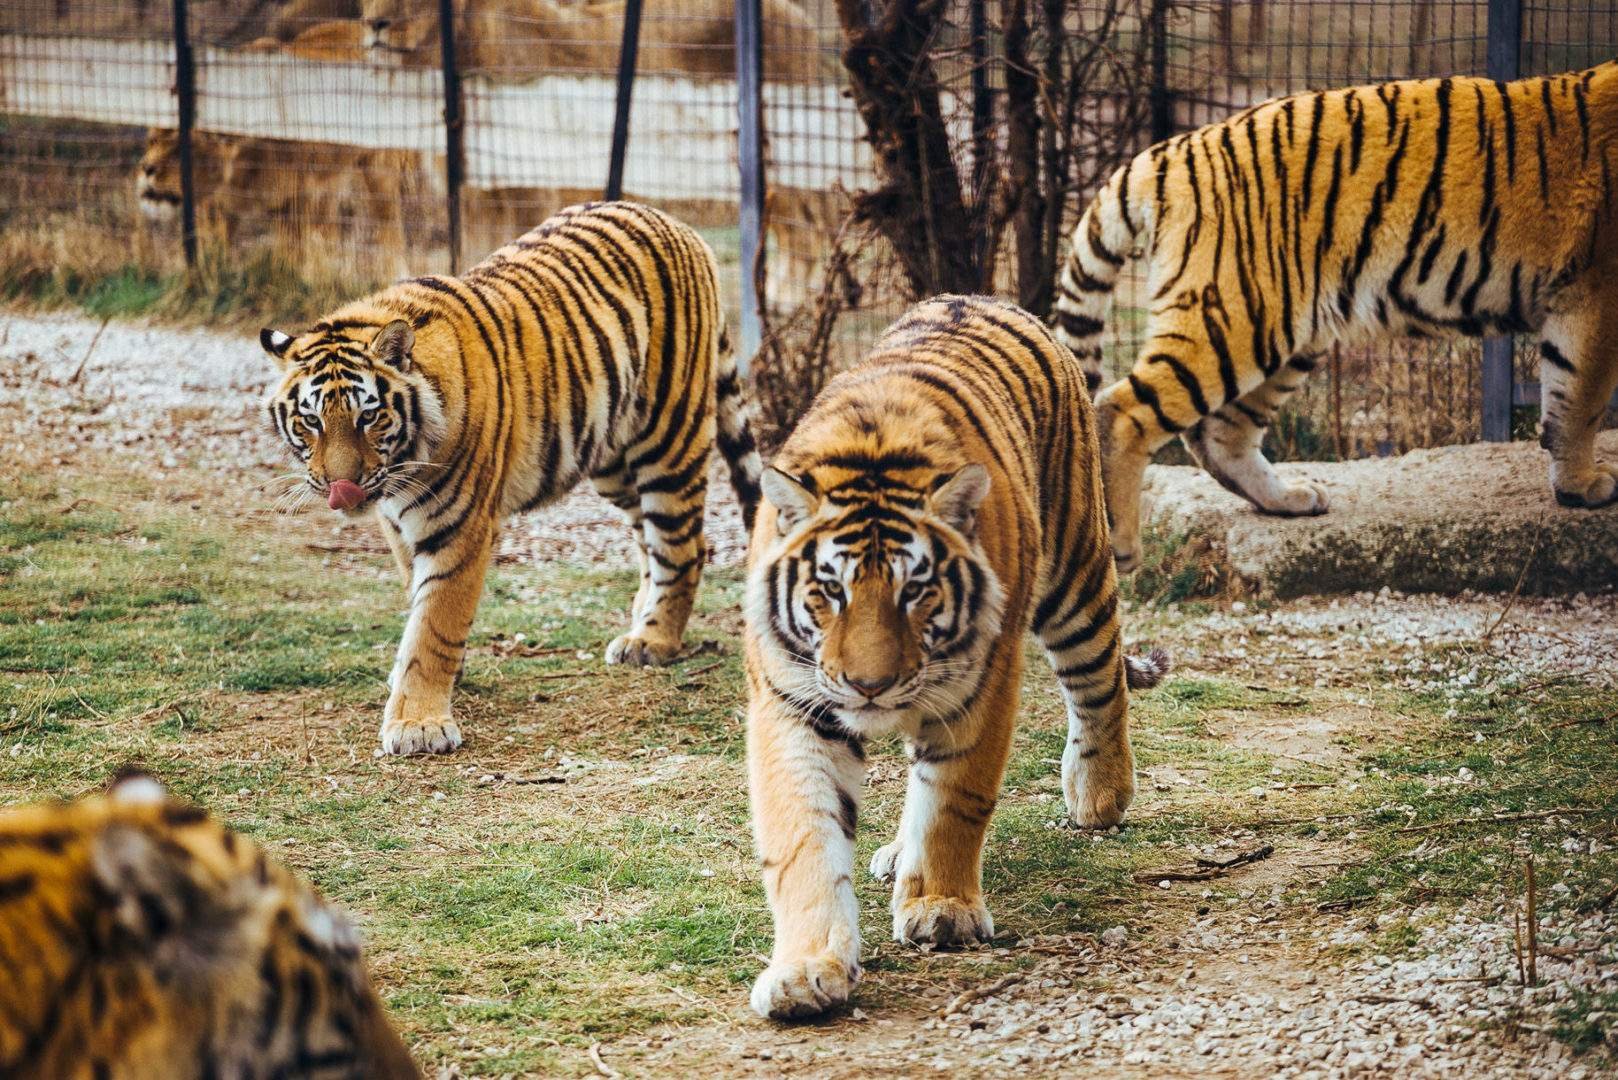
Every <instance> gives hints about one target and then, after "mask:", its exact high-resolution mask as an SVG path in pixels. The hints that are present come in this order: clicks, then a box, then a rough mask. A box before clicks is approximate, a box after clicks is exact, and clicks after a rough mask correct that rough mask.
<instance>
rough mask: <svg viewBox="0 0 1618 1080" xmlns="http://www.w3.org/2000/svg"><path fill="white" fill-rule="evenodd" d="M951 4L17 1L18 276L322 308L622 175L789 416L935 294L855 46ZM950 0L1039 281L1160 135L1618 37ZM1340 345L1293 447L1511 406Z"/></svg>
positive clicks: (1425, 438) (48, 296)
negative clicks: (927, 287) (698, 275)
mask: <svg viewBox="0 0 1618 1080" xmlns="http://www.w3.org/2000/svg"><path fill="white" fill-rule="evenodd" d="M927 7H928V5H924V4H919V3H916V2H909V3H906V2H905V0H885V2H881V3H878V2H872V3H856V2H853V0H741V2H740V3H737V0H651V2H649V3H644V4H643V2H642V0H592V2H588V3H586V2H583V0H284V2H283V0H189V2H187V0H12V2H11V3H9V4H7V5H5V6H4V7H3V8H0V295H4V296H7V297H27V298H35V299H45V300H53V299H78V300H84V299H85V298H86V296H90V297H92V298H95V297H102V298H105V297H108V296H111V297H115V298H116V299H118V301H119V302H120V303H124V304H126V305H127V306H129V307H130V308H131V309H135V308H138V306H139V304H140V303H141V302H142V301H143V299H152V300H153V301H154V302H158V303H165V302H184V303H189V304H190V306H191V307H192V308H193V309H194V308H195V307H196V306H197V304H199V303H200V304H202V305H203V307H204V310H207V307H208V305H210V304H212V305H213V306H214V307H215V308H217V309H218V310H220V311H225V310H227V309H228V308H229V307H230V305H231V304H232V303H235V302H237V301H238V300H239V299H240V298H241V297H252V298H253V299H254V302H255V303H257V304H259V305H261V306H262V307H267V308H272V309H276V313H277V314H279V315H282V316H284V317H289V318H290V317H296V315H297V314H300V313H306V312H307V311H311V310H313V309H316V308H319V307H321V306H324V305H325V304H327V303H329V302H334V301H335V300H338V299H341V298H342V297H345V296H348V295H352V294H354V293H356V292H358V291H360V290H361V289H363V288H366V287H369V286H371V285H374V284H378V283H381V282H384V281H386V280H388V279H391V278H393V277H397V276H400V275H403V274H414V273H424V272H436V271H446V270H450V269H452V268H453V267H456V266H464V265H466V264H468V263H470V262H472V261H475V260H476V259H477V258H479V257H481V255H482V254H483V253H485V252H486V251H488V250H490V249H491V248H493V247H495V246H497V245H498V244H499V243H501V242H503V241H505V240H507V239H510V238H511V237H513V236H515V235H517V234H519V233H520V232H522V231H524V230H525V229H527V228H529V227H531V226H532V225H534V224H536V223H537V222H539V221H540V220H542V219H543V218H544V217H545V216H547V215H548V214H550V213H551V212H553V211H554V210H556V209H559V208H560V207H562V206H564V205H567V204H569V203H572V202H577V201H580V200H583V199H588V198H596V197H600V196H601V194H602V192H603V190H604V189H607V188H609V187H610V186H612V184H616V185H617V186H618V187H619V188H620V189H621V190H622V191H623V193H624V194H625V195H626V196H628V197H631V198H638V199H643V200H645V201H648V202H652V203H654V204H657V205H659V206H663V207H665V208H667V209H669V210H671V211H673V212H674V213H676V214H678V215H680V216H682V217H684V218H686V219H687V220H689V221H691V222H692V223H693V224H695V225H697V226H698V227H699V228H701V229H703V230H704V232H705V234H706V235H707V236H708V237H709V239H710V241H711V242H712V243H713V244H714V246H715V248H716V250H717V251H718V252H719V253H720V255H721V260H722V262H723V264H724V266H725V269H726V273H727V286H728V292H729V295H730V299H731V305H732V310H733V311H741V312H743V313H744V314H745V315H747V316H748V317H749V319H750V320H751V327H752V333H751V334H750V335H744V337H756V336H758V335H759V334H762V338H763V346H764V347H763V349H762V351H761V353H760V354H759V357H758V360H757V362H756V363H755V365H754V374H755V377H756V379H757V381H758V384H759V391H760V398H761V400H762V401H763V403H764V405H765V407H766V412H767V414H768V415H767V417H766V419H767V420H770V421H773V422H774V424H775V425H777V426H780V425H785V424H788V423H790V422H791V420H792V419H793V417H794V415H795V412H796V410H797V409H799V408H801V407H802V405H803V404H805V403H806V400H807V394H808V393H809V392H810V391H811V390H812V388H813V387H814V386H816V385H818V384H819V382H820V381H821V380H822V379H823V378H824V377H825V376H826V374H827V373H829V372H830V371H831V370H834V369H835V368H837V367H839V366H841V365H843V364H846V363H848V362H850V361H852V360H853V359H855V358H857V356H858V355H860V353H862V352H863V351H864V349H865V348H867V347H868V345H869V343H870V341H871V340H872V338H873V337H874V335H875V334H876V333H877V332H878V331H879V330H880V328H881V327H882V326H884V325H885V324H886V323H887V322H888V321H890V320H891V319H892V318H893V317H894V316H895V315H896V314H897V313H898V312H899V311H900V310H902V309H903V307H904V306H905V305H906V304H907V303H908V302H910V300H911V299H912V296H911V294H912V293H914V292H915V291H917V290H916V285H915V281H916V274H915V273H914V270H915V267H914V266H913V265H907V264H906V261H905V257H904V256H905V252H903V251H900V250H896V249H895V245H894V243H893V242H892V240H893V237H892V236H891V235H888V236H887V237H886V238H885V237H884V235H883V234H882V233H881V232H880V230H875V229H873V228H872V227H871V225H870V222H871V219H872V218H873V216H875V215H878V214H880V213H882V212H883V211H884V210H885V209H886V210H892V209H894V207H895V200H897V201H898V202H903V200H904V199H906V198H915V197H922V198H928V199H935V198H937V197H938V195H939V192H938V190H929V191H926V192H921V193H917V192H908V193H907V192H895V191H892V190H883V188H882V185H881V180H880V177H879V176H878V170H877V168H876V161H877V157H878V156H879V155H882V154H888V153H907V152H910V151H911V150H914V149H915V148H913V147H911V148H906V147H893V146H883V145H876V146H873V145H872V142H871V140H870V139H868V137H867V123H866V119H865V118H863V117H862V115H861V113H860V109H859V104H858V101H857V100H856V98H857V95H856V96H855V97H851V95H850V70H851V68H850V66H849V65H850V64H853V65H855V67H854V69H853V70H855V72H856V74H857V75H858V76H859V77H866V76H867V75H868V74H869V72H867V70H866V68H867V67H879V66H880V64H881V63H882V57H883V55H884V53H883V51H882V50H883V48H885V46H884V45H883V43H882V42H881V41H879V40H878V36H879V35H877V32H876V31H875V30H872V29H871V27H873V26H878V25H879V24H882V20H883V18H884V17H885V16H886V15H889V14H893V13H895V12H899V13H905V12H908V13H909V14H914V12H915V11H922V10H925V9H926V8H927ZM911 9H914V10H911ZM738 12H744V13H746V12H752V13H754V15H755V16H756V17H757V18H758V20H759V21H758V24H757V25H758V27H759V29H760V31H761V37H762V43H761V49H760V51H759V55H760V61H761V71H762V85H761V89H760V91H759V94H758V98H757V104H758V105H759V107H760V109H761V112H760V114H759V115H760V117H761V120H760V123H759V125H758V126H759V133H758V134H759V135H760V136H761V141H760V144H759V145H756V146H752V150H753V151H757V152H761V153H762V155H763V160H764V162H765V168H764V175H763V198H762V203H763V205H762V206H760V207H754V208H753V209H754V210H755V211H758V212H761V219H762V222H763V225H762V229H761V234H760V235H754V234H753V233H752V231H751V229H750V226H749V224H748V223H749V222H751V221H752V220H753V218H750V217H749V216H748V215H747V214H746V213H742V212H739V208H740V207H741V205H742V203H743V202H744V201H745V200H744V199H743V190H744V184H743V182H742V175H743V170H742V169H741V168H739V165H741V164H742V163H744V162H747V161H749V160H751V155H750V153H749V146H750V145H752V144H751V143H750V142H749V140H747V139H743V140H741V141H740V142H739V141H738V135H737V132H738V117H739V116H740V115H748V114H747V113H746V110H745V109H743V108H742V106H744V105H745V104H746V103H747V98H746V95H745V94H744V93H742V92H739V91H738V85H741V86H744V87H746V86H749V85H750V84H749V83H748V82H747V80H745V79H744V80H742V82H741V83H740V84H739V83H738V78H737V73H738V59H739V58H738V40H739V39H740V40H741V42H742V52H743V53H744V55H743V56H742V57H741V58H740V59H741V60H742V61H743V65H742V68H743V70H746V64H747V60H748V58H747V57H746V55H745V53H746V51H747V49H746V43H747V40H748V38H747V35H746V34H745V33H742V34H739V33H738V22H737V13H738ZM938 12H941V14H937V13H935V15H934V16H931V17H930V18H931V21H930V22H928V24H927V25H928V27H929V30H928V35H929V36H928V37H927V40H926V41H925V42H923V43H922V47H921V51H920V53H919V54H918V55H920V56H922V57H924V58H925V61H926V65H925V66H926V68H927V70H926V72H925V77H926V78H927V79H928V80H930V83H929V85H930V88H931V89H930V91H929V92H931V93H934V94H935V95H936V99H937V102H938V109H939V113H940V115H941V117H942V118H943V125H942V126H943V134H944V137H945V141H946V142H947V147H946V148H945V150H944V152H943V153H942V155H941V156H940V155H938V154H935V155H934V156H933V157H932V159H931V164H930V167H929V169H928V170H926V172H927V175H928V176H929V177H931V178H932V179H933V180H935V181H936V183H937V186H938V188H940V189H941V188H942V187H944V186H947V185H954V186H955V188H956V189H957V190H956V191H955V193H954V194H952V195H951V196H950V198H951V199H953V202H950V203H949V205H948V206H947V207H946V209H949V210H950V212H951V213H954V214H955V215H956V218H958V219H959V221H960V222H964V223H967V224H969V225H970V226H971V229H970V230H967V231H969V232H970V237H968V236H967V235H966V233H965V232H963V236H962V239H961V243H962V244H963V245H978V246H981V248H982V250H980V251H974V252H968V253H966V254H967V255H969V256H970V258H968V259H967V260H966V261H967V262H970V263H971V264H972V266H974V267H976V271H975V272H976V275H977V276H976V278H975V279H972V287H976V288H985V289H994V290H996V291H1001V292H1005V293H1007V294H1009V295H1012V296H1019V297H1020V298H1021V299H1023V300H1024V302H1025V303H1028V304H1029V305H1030V306H1032V307H1034V308H1035V309H1036V310H1037V309H1040V308H1041V307H1043V306H1044V305H1047V304H1048V302H1049V297H1048V291H1047V292H1046V293H1044V294H1041V292H1040V291H1039V289H1037V288H1031V287H1030V284H1029V283H1030V282H1031V281H1036V280H1037V279H1038V278H1040V277H1041V275H1042V274H1044V276H1046V277H1049V276H1051V275H1050V274H1046V273H1045V272H1044V270H1042V267H1044V266H1046V265H1048V264H1050V262H1051V260H1052V258H1053V249H1054V247H1055V246H1056V245H1057V244H1059V243H1060V240H1061V238H1063V237H1065V235H1066V232H1067V230H1068V229H1069V228H1071V226H1072V223H1073V222H1074V221H1075V220H1076V219H1077V216H1078V214H1079V213H1080V212H1081V211H1082V209H1083V206H1084V202H1085V200H1086V199H1087V198H1088V196H1089V195H1090V193H1091V192H1093V190H1094V188H1095V186H1096V185H1097V184H1098V183H1099V182H1101V181H1102V180H1103V179H1104V178H1105V177H1106V176H1107V175H1108V173H1109V172H1110V171H1111V170H1112V169H1113V168H1114V167H1116V166H1117V165H1118V164H1121V163H1122V162H1123V161H1125V160H1127V158H1128V157H1129V155H1131V154H1132V153H1134V152H1136V151H1138V150H1140V149H1143V148H1144V147H1145V146H1147V145H1149V144H1150V143H1151V142H1152V141H1153V140H1154V139H1155V138H1158V137H1162V136H1165V135H1168V134H1172V133H1173V132H1175V131H1178V130H1183V129H1185V128H1188V127H1193V126H1196V125H1199V124H1202V123H1206V122H1208V121H1211V120H1215V119H1218V118H1220V117H1223V116H1226V115H1229V114H1230V113H1231V112H1233V111H1235V110H1239V109H1241V108H1244V107H1246V106H1248V105H1250V104H1252V103H1254V102H1256V101H1260V100H1263V99H1265V98H1268V97H1273V96H1275V95H1278V94H1282V93H1288V92H1292V91H1298V90H1303V89H1310V88H1323V87H1331V86H1340V85H1347V84H1353V83H1364V82H1375V81H1380V80H1386V79H1393V78H1405V77H1411V76H1425V75H1445V74H1455V73H1475V74H1491V75H1495V76H1498V77H1504V76H1509V75H1511V74H1514V73H1520V74H1523V75H1528V74H1537V73H1546V72H1552V71H1558V70H1569V69H1575V68H1580V67H1586V66H1590V65H1592V64H1595V63H1598V62H1600V61H1602V60H1605V59H1609V58H1611V57H1613V56H1614V55H1618V0H1245V2H1238V0H1078V2H1064V0H995V2H993V3H989V2H987V0H947V3H945V4H944V6H943V7H942V8H940V9H938ZM749 25H750V24H749ZM628 28H633V29H634V30H635V33H633V34H631V35H628V36H626V29H628ZM879 28H880V27H879ZM889 29H891V27H890V28H889ZM861 35H864V37H862V36H861ZM1507 36H1509V38H1510V40H1509V41H1507V40H1505V39H1506V37H1507ZM631 37H632V38H634V39H635V43H636V46H637V47H636V50H635V65H634V68H633V71H632V77H628V76H629V75H630V74H631V73H626V72H625V71H623V70H622V69H623V64H622V63H621V61H622V60H623V57H624V45H625V44H626V41H627V40H629V38H631ZM1053 43H1055V45H1056V47H1055V48H1053V47H1052V45H1053ZM1504 45H1509V46H1510V48H1506V49H1503V48H1502V46H1504ZM1053 57H1054V59H1053ZM860 65H865V66H864V67H862V66H860ZM1502 65H1505V66H1504V67H1503V66H1502ZM1508 68H1509V70H1508ZM879 74H880V73H879ZM905 74H906V77H911V76H913V75H915V72H909V73H905ZM626 120H627V122H626ZM935 149H936V148H935ZM615 150H616V151H618V152H619V153H620V155H621V156H620V160H621V167H620V168H617V169H615V168H614V167H613V162H614V157H615ZM1030 162H1031V163H1032V165H1030V164H1029V163H1030ZM1030 169H1032V170H1033V171H1032V172H1030ZM609 174H611V182H609ZM885 199H886V200H888V202H887V203H884V201H883V200H885ZM946 201H947V200H946ZM940 205H944V204H943V203H940ZM901 209H902V208H901ZM759 216H760V214H755V215H754V217H759ZM929 220H931V219H929ZM188 237H189V238H190V242H189V243H188V242H187V238H188ZM757 247H762V249H763V256H762V258H760V259H758V260H757V261H756V262H755V261H751V259H752V253H753V252H754V250H755V248H757ZM744 261H746V266H745V268H744V266H743V263H744ZM187 263H189V264H190V265H189V266H188V265H187ZM957 280H958V276H957ZM744 282H745V285H746V287H745V288H744V287H743V285H744ZM176 294H177V295H178V296H179V298H180V299H179V301H174V300H173V297H174V296H175V295H176ZM755 297H756V301H755V300H754V298H755ZM160 298H161V299H160ZM744 298H746V300H747V302H744ZM108 306H109V305H107V304H103V307H108ZM111 306H116V305H111ZM1143 307H1144V302H1143V296H1142V294H1141V291H1140V283H1139V282H1138V281H1137V280H1134V279H1130V278H1126V279H1125V280H1124V282H1123V283H1122V285H1121V288H1120V291H1119V294H1118V297H1117V303H1116V305H1115V317H1114V327H1113V332H1112V338H1111V348H1110V350H1109V365H1110V367H1111V370H1112V372H1113V373H1114V374H1121V373H1122V372H1123V371H1124V370H1125V369H1127V367H1128V365H1129V364H1130V363H1131V362H1132V360H1133V357H1134V353H1135V350H1136V348H1137V347H1138V345H1139V335H1140V333H1141V330H1142V327H1143V322H1144V318H1143ZM1499 355H1507V354H1499ZM1516 355H1517V364H1516V372H1515V378H1514V379H1513V378H1512V377H1511V376H1510V375H1509V374H1508V375H1507V376H1506V377H1505V380H1504V384H1505V386H1506V391H1505V394H1506V400H1507V401H1509V400H1511V398H1512V387H1513V385H1515V388H1516V395H1515V396H1516V398H1517V399H1519V400H1524V401H1529V400H1532V399H1531V397H1529V395H1530V394H1531V392H1532V387H1531V386H1530V385H1528V384H1529V383H1530V382H1531V380H1532V378H1533V366H1534V365H1533V357H1532V354H1531V351H1529V350H1526V349H1519V350H1517V354H1516ZM1323 366H1324V369H1325V370H1323V371H1322V372H1321V375H1320V376H1317V377H1316V378H1315V379H1314V380H1312V382H1311V383H1310V384H1309V386H1308V388H1307V389H1306V391H1305V392H1304V393H1303V394H1301V395H1300V396H1299V398H1298V400H1297V404H1296V405H1295V406H1294V407H1293V408H1292V409H1291V411H1290V413H1289V415H1288V417H1287V418H1286V420H1285V422H1284V423H1283V424H1281V425H1278V429H1277V431H1276V433H1275V439H1276V441H1277V446H1276V447H1275V448H1274V449H1275V450H1276V451H1278V452H1279V453H1280V454H1281V455H1282V456H1360V455H1365V454H1375V453H1388V452H1392V451H1395V450H1402V449H1407V448H1410V447H1415V446H1430V445H1439V444H1445V443H1452V442H1459V441H1467V440H1471V439H1475V438H1477V437H1479V435H1480V434H1482V433H1485V432H1486V430H1487V429H1488V428H1489V416H1488V414H1487V411H1486V409H1485V407H1484V406H1485V395H1484V386H1483V384H1484V381H1485V379H1484V376H1483V372H1484V371H1485V370H1486V368H1487V366H1486V365H1485V364H1483V363H1482V362H1481V361H1480V349H1479V346H1478V344H1477V343H1476V342H1463V343H1458V344H1455V345H1438V346H1435V345H1432V344H1408V345H1406V344H1396V345H1392V346H1389V345H1377V346H1375V347H1372V348H1366V349H1354V350H1350V349H1343V350H1338V351H1336V352H1334V353H1333V354H1332V355H1331V356H1330V358H1329V362H1328V363H1326V364H1325V365H1323ZM1493 370H1494V372H1495V391H1494V394H1493V397H1492V398H1491V399H1490V400H1491V401H1493V402H1494V405H1495V415H1494V421H1495V431H1494V433H1495V434H1498V433H1499V431H1498V429H1499V415H1498V405H1499V401H1500V391H1499V390H1498V386H1499V385H1500V381H1501V380H1500V377H1499V374H1498V373H1499V370H1500V369H1499V366H1498V364H1497V365H1496V367H1495V368H1494V369H1493ZM1507 422H1508V423H1509V416H1508V418H1507Z"/></svg>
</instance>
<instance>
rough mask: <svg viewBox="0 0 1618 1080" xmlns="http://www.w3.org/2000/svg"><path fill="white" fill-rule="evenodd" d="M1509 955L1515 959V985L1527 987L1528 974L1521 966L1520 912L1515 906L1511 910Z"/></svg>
mask: <svg viewBox="0 0 1618 1080" xmlns="http://www.w3.org/2000/svg"><path fill="white" fill-rule="evenodd" d="M1511 953H1512V955H1513V956H1515V957H1516V958H1517V983H1518V984H1519V985H1521V986H1527V985H1528V974H1527V972H1525V971H1524V970H1523V965H1522V912H1520V911H1518V910H1517V908H1516V905H1513V906H1512V908H1511Z"/></svg>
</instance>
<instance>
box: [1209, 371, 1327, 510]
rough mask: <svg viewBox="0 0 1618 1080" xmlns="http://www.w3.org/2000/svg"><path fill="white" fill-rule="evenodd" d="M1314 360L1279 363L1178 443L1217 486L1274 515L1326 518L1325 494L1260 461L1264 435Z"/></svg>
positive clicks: (1263, 458) (1262, 457)
mask: <svg viewBox="0 0 1618 1080" xmlns="http://www.w3.org/2000/svg"><path fill="white" fill-rule="evenodd" d="M1314 366H1315V361H1314V359H1313V358H1312V357H1307V356H1298V357H1294V358H1293V359H1291V360H1289V361H1287V362H1286V363H1285V364H1282V365H1281V367H1280V369H1279V370H1278V371H1276V373H1275V374H1274V375H1271V376H1270V377H1269V378H1268V379H1266V380H1265V381H1264V382H1263V383H1262V384H1261V385H1260V386H1259V387H1258V388H1257V389H1255V390H1249V391H1248V392H1247V393H1245V394H1243V395H1242V396H1241V397H1239V398H1237V399H1236V400H1235V401H1230V402H1226V403H1225V405H1224V406H1223V407H1221V408H1219V409H1216V410H1214V411H1213V412H1211V413H1209V414H1208V415H1207V416H1206V417H1205V418H1203V419H1202V420H1199V421H1198V422H1197V423H1196V424H1194V425H1193V426H1191V427H1190V428H1188V429H1187V430H1186V431H1184V432H1182V433H1181V434H1180V441H1181V442H1183V443H1184V444H1185V448H1186V449H1187V450H1189V451H1190V452H1191V456H1192V457H1194V458H1195V459H1196V460H1197V464H1199V465H1201V466H1202V467H1203V468H1204V469H1205V470H1207V473H1208V475H1209V476H1211V477H1213V478H1214V479H1215V480H1216V481H1218V483H1219V486H1220V487H1222V488H1224V489H1225V490H1226V491H1229V492H1232V493H1233V494H1236V495H1240V496H1241V497H1242V498H1244V499H1246V500H1247V501H1248V502H1250V503H1252V504H1253V505H1254V506H1255V507H1256V508H1257V509H1258V510H1260V511H1261V512H1263V513H1266V514H1275V515H1276V516H1278V517H1308V516H1311V515H1314V514H1324V513H1325V512H1326V509H1327V499H1326V492H1325V490H1324V489H1323V488H1321V487H1319V486H1318V485H1316V484H1310V483H1297V484H1294V483H1290V482H1288V481H1286V480H1284V479H1282V478H1281V474H1280V473H1278V472H1276V471H1275V466H1274V465H1271V464H1270V462H1269V461H1268V460H1267V459H1266V458H1265V457H1264V449H1263V447H1264V432H1265V431H1266V430H1268V428H1269V426H1270V424H1271V423H1272V422H1273V421H1274V420H1275V416H1276V413H1278V412H1279V411H1280V409H1281V406H1282V405H1283V404H1285V403H1286V400H1287V399H1288V398H1289V397H1291V396H1292V395H1293V394H1294V393H1296V392H1297V390H1298V388H1299V387H1300V386H1302V385H1303V381H1304V379H1305V378H1307V377H1308V375H1309V372H1311V371H1313V370H1314Z"/></svg>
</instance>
